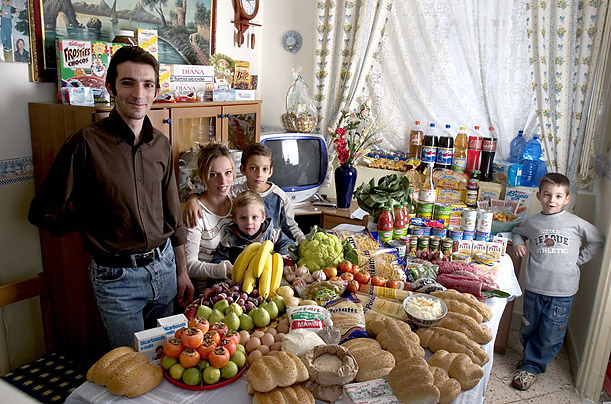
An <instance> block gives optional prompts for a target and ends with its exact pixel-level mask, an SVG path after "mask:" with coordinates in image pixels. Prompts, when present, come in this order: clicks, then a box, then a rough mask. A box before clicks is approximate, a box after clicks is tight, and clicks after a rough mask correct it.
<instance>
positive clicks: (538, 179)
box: [535, 153, 547, 187]
mask: <svg viewBox="0 0 611 404" xmlns="http://www.w3.org/2000/svg"><path fill="white" fill-rule="evenodd" d="M545 174H547V166H546V165H545V159H544V158H543V153H541V156H540V157H539V164H538V167H537V175H536V179H535V186H537V187H538V186H539V183H540V182H541V178H543V176H544V175H545Z"/></svg>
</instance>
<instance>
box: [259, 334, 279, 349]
mask: <svg viewBox="0 0 611 404" xmlns="http://www.w3.org/2000/svg"><path fill="white" fill-rule="evenodd" d="M274 342H276V339H275V338H274V336H273V335H272V334H270V333H266V334H265V335H264V336H263V337H261V344H263V345H266V346H268V347H269V346H272V344H273V343H274Z"/></svg>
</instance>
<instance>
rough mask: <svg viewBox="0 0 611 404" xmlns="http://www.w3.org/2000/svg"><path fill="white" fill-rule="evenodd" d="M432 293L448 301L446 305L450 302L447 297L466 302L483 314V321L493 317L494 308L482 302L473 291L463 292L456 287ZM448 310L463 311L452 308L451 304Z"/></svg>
mask: <svg viewBox="0 0 611 404" xmlns="http://www.w3.org/2000/svg"><path fill="white" fill-rule="evenodd" d="M431 295H433V296H437V297H439V298H441V299H443V301H444V302H446V306H447V305H448V302H447V301H446V299H447V300H454V301H457V302H460V303H464V304H466V305H467V306H469V307H471V308H472V309H474V310H476V311H477V312H478V313H479V314H480V315H481V317H482V321H488V320H490V319H491V318H492V310H491V309H490V307H488V305H487V304H485V303H482V302H480V301H479V300H477V298H476V297H475V296H473V295H472V294H471V293H461V292H459V291H457V290H454V289H447V290H437V291H435V292H433V293H431ZM448 310H450V311H457V312H459V313H462V312H461V311H458V310H452V309H450V306H448ZM462 314H467V315H469V314H468V313H462ZM476 320H477V319H476ZM482 321H478V323H481V322H482Z"/></svg>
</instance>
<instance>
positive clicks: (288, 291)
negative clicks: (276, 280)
mask: <svg viewBox="0 0 611 404" xmlns="http://www.w3.org/2000/svg"><path fill="white" fill-rule="evenodd" d="M276 294H278V295H280V296H282V297H283V298H284V299H285V300H286V299H287V298H289V297H293V296H295V291H294V290H293V288H292V287H290V286H280V287H279V288H278V290H276ZM285 303H286V302H285Z"/></svg>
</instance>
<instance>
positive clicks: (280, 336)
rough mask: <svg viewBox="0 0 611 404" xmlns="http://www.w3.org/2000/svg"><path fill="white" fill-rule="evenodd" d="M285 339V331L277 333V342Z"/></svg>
mask: <svg viewBox="0 0 611 404" xmlns="http://www.w3.org/2000/svg"><path fill="white" fill-rule="evenodd" d="M283 340H284V333H281V332H279V333H278V334H276V342H282V341H283Z"/></svg>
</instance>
